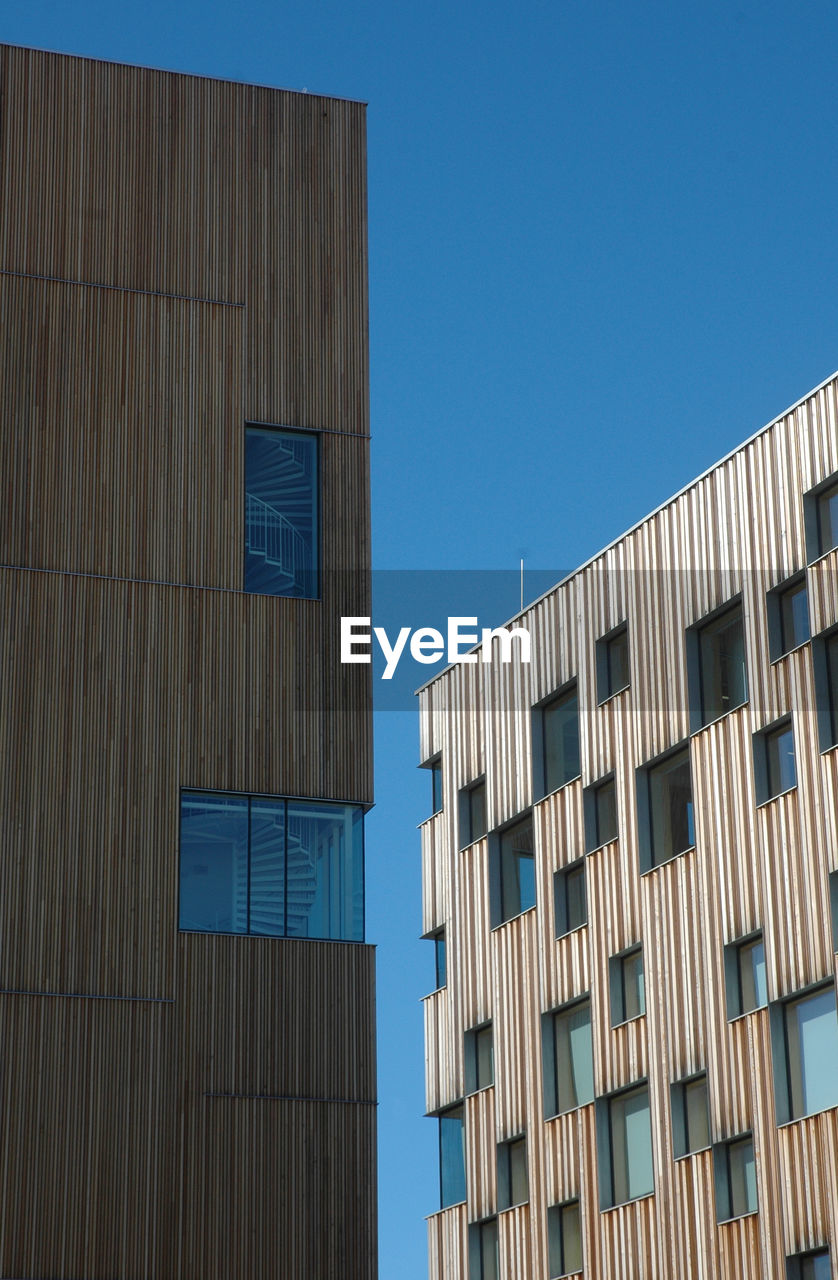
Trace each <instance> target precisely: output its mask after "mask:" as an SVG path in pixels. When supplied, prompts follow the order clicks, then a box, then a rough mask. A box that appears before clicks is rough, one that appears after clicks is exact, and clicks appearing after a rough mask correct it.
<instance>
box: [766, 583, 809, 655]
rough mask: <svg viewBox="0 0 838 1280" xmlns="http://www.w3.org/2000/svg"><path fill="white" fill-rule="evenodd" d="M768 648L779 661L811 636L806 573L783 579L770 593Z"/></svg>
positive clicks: (768, 605)
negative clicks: (784, 580)
mask: <svg viewBox="0 0 838 1280" xmlns="http://www.w3.org/2000/svg"><path fill="white" fill-rule="evenodd" d="M767 607H768V649H769V653H770V655H771V661H772V662H776V661H777V659H778V658H782V657H783V655H784V654H786V653H791V651H792V649H796V648H798V646H799V645H801V644H805V642H806V641H807V640H808V639H809V634H810V633H809V594H808V591H807V589H806V574H805V573H802V574H797V576H796V577H794V578H790V579H788V580H787V581H786V582H781V583H780V585H779V586H778V587H775V588H774V589H773V591H769V593H768V597H767Z"/></svg>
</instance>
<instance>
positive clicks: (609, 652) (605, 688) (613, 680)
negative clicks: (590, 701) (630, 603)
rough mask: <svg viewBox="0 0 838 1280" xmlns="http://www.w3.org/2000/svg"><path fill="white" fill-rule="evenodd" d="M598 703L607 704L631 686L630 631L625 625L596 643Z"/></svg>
mask: <svg viewBox="0 0 838 1280" xmlns="http://www.w3.org/2000/svg"><path fill="white" fill-rule="evenodd" d="M596 674H597V701H598V702H600V703H602V702H606V701H607V700H608V699H609V698H613V697H614V694H615V693H620V692H621V691H622V690H623V689H627V688H628V686H629V681H630V675H629V648H628V629H627V627H626V625H625V623H623V624H622V625H621V626H619V627H617V628H615V630H614V631H611V632H609V633H608V635H606V636H603V637H602V638H601V639H600V640H597V642H596Z"/></svg>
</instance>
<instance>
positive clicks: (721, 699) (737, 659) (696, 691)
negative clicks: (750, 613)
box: [687, 603, 748, 731]
mask: <svg viewBox="0 0 838 1280" xmlns="http://www.w3.org/2000/svg"><path fill="white" fill-rule="evenodd" d="M687 674H688V677H689V686H690V708H691V716H690V727H691V728H692V730H693V731H695V730H696V729H700V728H702V726H704V725H706V724H710V723H711V722H712V721H713V720H718V718H719V716H723V715H726V714H727V712H728V711H732V710H733V709H734V707H739V706H741V705H742V703H743V702H747V701H748V677H747V673H746V671H745V632H744V627H743V623H742V606H741V604H739V603H737V604H735V605H733V607H732V608H727V609H725V611H724V612H723V613H719V614H717V615H716V616H715V617H713V618H711V619H710V620H709V621H708V622H704V623H701V624H700V625H699V626H697V627H691V628H690V629H689V631H688V632H687Z"/></svg>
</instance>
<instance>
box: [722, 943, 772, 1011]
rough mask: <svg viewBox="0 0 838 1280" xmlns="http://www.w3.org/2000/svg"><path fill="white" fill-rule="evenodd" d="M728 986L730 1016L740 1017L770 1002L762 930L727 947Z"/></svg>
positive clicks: (726, 974)
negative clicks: (766, 981)
mask: <svg viewBox="0 0 838 1280" xmlns="http://www.w3.org/2000/svg"><path fill="white" fill-rule="evenodd" d="M725 986H726V988H727V1016H728V1018H739V1017H741V1016H742V1014H743V1013H751V1012H752V1011H753V1010H754V1009H761V1008H763V1006H764V1005H766V1004H767V1003H768V991H767V988H766V983H765V946H764V944H763V940H762V934H761V933H757V934H753V935H751V936H750V937H748V938H745V939H742V940H739V941H737V942H731V943H729V944H728V945H727V946H726V947H725Z"/></svg>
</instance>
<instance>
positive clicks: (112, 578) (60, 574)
mask: <svg viewBox="0 0 838 1280" xmlns="http://www.w3.org/2000/svg"><path fill="white" fill-rule="evenodd" d="M0 569H8V570H10V571H14V572H15V573H49V574H52V575H53V576H55V577H57V578H95V579H97V580H98V581H100V582H127V583H135V584H136V585H137V586H142V587H180V588H183V589H184V590H186V591H218V592H223V593H226V594H227V595H232V596H259V595H263V594H264V593H262V592H258V591H245V590H244V589H243V588H242V587H213V586H211V585H210V584H209V583H204V582H169V581H167V580H166V579H165V578H123V577H119V576H118V575H117V574H111V573H89V572H87V571H86V570H84V569H41V568H38V567H37V566H36V565H29V564H0ZM346 572H348V573H361V572H366V571H365V570H360V569H357V570H355V569H353V570H346ZM270 599H272V600H310V601H311V602H312V604H320V603H321V602H320V600H319V599H318V598H317V597H316V596H271V597H270Z"/></svg>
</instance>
